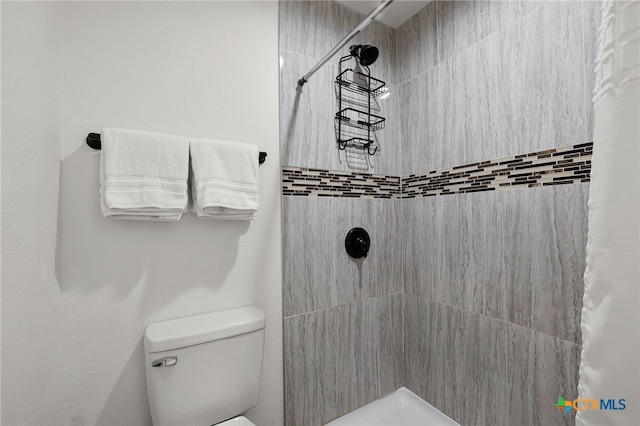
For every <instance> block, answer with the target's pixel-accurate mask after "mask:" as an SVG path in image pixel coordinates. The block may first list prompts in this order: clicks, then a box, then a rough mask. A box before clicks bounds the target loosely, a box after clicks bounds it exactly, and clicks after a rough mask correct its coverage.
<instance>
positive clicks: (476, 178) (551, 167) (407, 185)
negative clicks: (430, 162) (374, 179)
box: [401, 142, 593, 198]
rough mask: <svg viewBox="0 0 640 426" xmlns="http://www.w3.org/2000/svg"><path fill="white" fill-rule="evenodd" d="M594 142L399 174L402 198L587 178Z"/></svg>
mask: <svg viewBox="0 0 640 426" xmlns="http://www.w3.org/2000/svg"><path fill="white" fill-rule="evenodd" d="M592 152H593V142H589V143H584V144H579V145H571V146H567V147H561V148H553V149H547V150H544V151H537V152H531V153H529V154H521V155H514V156H511V157H504V158H499V159H496V160H488V161H482V162H479V163H473V164H465V165H462V166H456V167H451V168H448V169H441V170H434V171H431V172H429V173H425V174H421V175H410V176H407V177H403V178H402V188H401V192H402V198H414V197H417V196H423V197H429V196H433V195H446V194H461V193H468V192H479V191H494V190H497V189H512V188H523V187H525V188H526V187H537V186H548V185H563V184H571V183H580V182H589V181H590V176H591V154H592Z"/></svg>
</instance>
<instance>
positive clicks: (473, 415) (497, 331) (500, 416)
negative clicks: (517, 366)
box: [445, 307, 508, 425]
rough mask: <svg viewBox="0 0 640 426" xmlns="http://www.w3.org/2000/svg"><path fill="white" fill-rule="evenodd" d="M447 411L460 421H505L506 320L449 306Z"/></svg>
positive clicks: (472, 422) (488, 422) (478, 422)
mask: <svg viewBox="0 0 640 426" xmlns="http://www.w3.org/2000/svg"><path fill="white" fill-rule="evenodd" d="M446 315H447V319H446V321H447V344H446V347H447V349H446V351H447V364H446V380H447V387H446V395H447V396H446V401H447V408H446V410H445V413H447V415H449V416H450V417H451V418H453V419H454V420H455V421H457V422H458V423H460V424H465V425H466V424H469V425H506V424H508V423H507V407H506V405H505V401H506V398H507V389H506V382H507V377H506V359H505V358H506V357H505V344H506V336H505V327H506V323H505V322H503V321H498V320H495V319H492V318H489V317H486V316H482V315H478V314H474V313H471V312H468V311H463V310H460V309H456V308H450V307H447V308H446Z"/></svg>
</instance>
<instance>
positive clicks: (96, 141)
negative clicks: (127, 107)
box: [87, 133, 267, 164]
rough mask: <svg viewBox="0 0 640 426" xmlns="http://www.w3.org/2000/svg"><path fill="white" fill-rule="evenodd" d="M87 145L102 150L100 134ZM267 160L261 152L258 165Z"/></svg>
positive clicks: (90, 134)
mask: <svg viewBox="0 0 640 426" xmlns="http://www.w3.org/2000/svg"><path fill="white" fill-rule="evenodd" d="M87 145H89V146H90V147H91V148H93V149H102V141H101V140H100V133H89V135H87ZM266 159H267V153H266V152H264V151H260V154H259V155H258V163H260V164H262V163H264V161H265V160H266Z"/></svg>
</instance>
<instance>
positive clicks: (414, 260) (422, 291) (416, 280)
mask: <svg viewBox="0 0 640 426" xmlns="http://www.w3.org/2000/svg"><path fill="white" fill-rule="evenodd" d="M446 198H448V197H419V198H413V199H404V200H402V210H403V213H402V217H403V221H402V223H403V231H404V236H405V238H404V243H403V245H402V259H403V260H402V266H403V273H402V277H403V281H404V291H405V292H406V293H411V294H414V295H419V296H422V297H425V298H427V299H433V297H434V296H433V295H434V288H435V286H436V282H437V280H438V279H439V276H440V271H441V269H442V264H443V262H444V258H443V255H444V251H443V250H442V247H443V246H444V245H445V244H446V242H447V240H446V239H445V231H444V227H443V226H442V224H443V223H444V220H445V218H444V214H445V209H444V205H445V203H446ZM447 214H450V212H447Z"/></svg>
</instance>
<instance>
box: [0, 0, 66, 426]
mask: <svg viewBox="0 0 640 426" xmlns="http://www.w3.org/2000/svg"><path fill="white" fill-rule="evenodd" d="M57 25H58V14H57V9H56V7H55V6H54V5H52V4H50V3H48V4H47V3H40V4H34V3H15V2H2V238H1V240H2V424H3V425H35V424H40V425H45V424H57V423H59V417H58V404H59V400H60V399H59V392H58V389H59V384H60V373H61V371H60V356H59V352H58V347H59V334H58V323H59V316H60V304H61V303H60V287H59V286H58V282H57V280H56V238H57V232H56V228H57V224H56V220H57V216H58V175H59V170H60V161H59V159H60V157H59V152H60V117H61V114H60V111H61V105H62V104H61V101H62V92H61V86H60V81H61V71H62V68H61V43H60V41H61V40H60V35H59V32H58V28H57Z"/></svg>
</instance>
